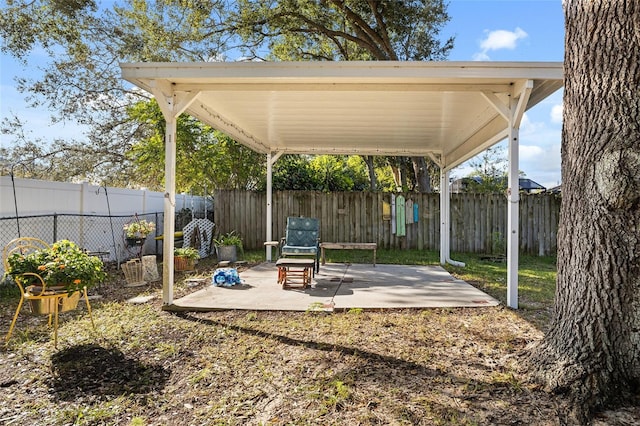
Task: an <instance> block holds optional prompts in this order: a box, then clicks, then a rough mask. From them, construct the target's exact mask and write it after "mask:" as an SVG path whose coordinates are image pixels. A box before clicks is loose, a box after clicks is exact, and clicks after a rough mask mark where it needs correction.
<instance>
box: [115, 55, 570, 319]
mask: <svg viewBox="0 0 640 426" xmlns="http://www.w3.org/2000/svg"><path fill="white" fill-rule="evenodd" d="M121 69H122V76H123V78H124V79H125V80H127V81H129V82H131V83H133V84H134V85H136V86H138V87H139V88H142V89H144V90H146V91H147V92H149V93H152V94H153V95H154V97H155V98H156V99H157V101H158V103H159V104H160V107H161V109H162V111H163V114H164V117H165V119H166V121H167V133H166V159H167V161H166V166H165V167H166V169H165V181H166V182H165V189H166V195H165V198H166V200H165V215H166V217H172V216H173V214H174V212H175V126H176V118H177V117H178V116H179V115H180V114H181V113H183V112H187V113H189V114H191V115H192V116H194V117H196V118H198V119H199V120H201V121H202V122H204V123H206V124H209V125H211V126H212V127H214V128H216V129H218V130H221V131H223V132H225V133H227V134H228V135H229V136H231V137H233V138H234V139H235V140H237V141H238V142H240V143H242V144H244V145H246V146H248V147H250V148H252V149H254V150H256V151H258V152H261V153H264V154H265V155H266V157H267V169H268V179H267V180H268V182H267V186H268V193H267V203H268V208H267V212H268V213H267V216H268V217H267V229H268V231H267V234H268V235H266V240H267V241H270V240H271V235H270V234H271V213H270V212H271V197H270V193H271V169H272V166H273V164H274V162H275V161H276V160H277V159H278V158H279V156H280V155H282V154H285V153H298V154H360V155H406V156H429V157H431V158H432V159H433V160H434V161H435V162H436V163H437V164H438V165H439V166H440V168H441V171H442V173H441V185H440V186H441V233H440V234H441V244H440V247H441V250H440V257H441V263H445V262H447V261H451V259H450V258H449V190H448V189H449V171H450V170H451V169H452V168H454V167H456V166H458V165H460V164H461V163H463V162H464V161H466V160H468V159H470V158H472V157H473V156H475V155H476V154H478V153H480V152H481V151H483V150H485V149H487V148H489V147H490V146H492V145H494V144H496V143H498V142H500V141H501V140H503V139H505V138H508V139H509V185H508V186H509V188H512V187H515V188H518V128H519V125H520V121H521V119H522V116H523V114H524V112H525V111H526V110H528V109H529V108H531V107H533V106H534V105H536V104H537V103H539V102H540V101H542V100H543V99H544V98H546V97H547V96H549V95H551V94H552V93H554V92H555V91H556V90H558V89H559V88H561V87H562V81H563V70H562V63H559V62H395V61H384V62H383V61H375V62H234V63H227V62H216V63H127V64H121ZM512 182H515V185H512ZM507 196H508V198H509V201H510V203H509V207H508V208H509V224H508V230H509V231H508V232H509V236H508V237H509V238H507V245H508V248H507V251H508V253H507V256H508V260H507V263H508V266H507V268H508V276H507V301H508V305H509V306H511V307H513V308H517V280H518V276H517V272H518V190H517V189H516V190H515V191H511V190H510V189H509V190H508V193H507ZM173 232H174V228H173V223H172V221H165V226H164V234H165V235H173ZM163 250H164V253H165V259H166V261H165V262H164V270H163V279H164V302H165V304H171V303H172V300H173V262H172V258H173V255H172V254H173V240H172V239H171V238H167V239H165V240H164V246H163ZM269 254H270V251H269ZM451 262H453V261H451Z"/></svg>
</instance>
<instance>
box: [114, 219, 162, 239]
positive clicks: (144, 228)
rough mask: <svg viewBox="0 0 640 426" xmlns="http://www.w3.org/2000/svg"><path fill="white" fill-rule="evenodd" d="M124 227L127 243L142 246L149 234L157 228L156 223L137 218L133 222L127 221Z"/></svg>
mask: <svg viewBox="0 0 640 426" xmlns="http://www.w3.org/2000/svg"><path fill="white" fill-rule="evenodd" d="M122 229H124V234H125V239H126V241H127V245H129V246H141V245H143V244H144V240H145V239H146V238H147V235H149V234H151V233H152V232H153V231H154V230H155V229H156V224H155V223H153V222H150V221H148V220H144V219H142V220H140V219H136V220H135V221H133V222H130V223H126V224H125V225H124V226H123V227H122Z"/></svg>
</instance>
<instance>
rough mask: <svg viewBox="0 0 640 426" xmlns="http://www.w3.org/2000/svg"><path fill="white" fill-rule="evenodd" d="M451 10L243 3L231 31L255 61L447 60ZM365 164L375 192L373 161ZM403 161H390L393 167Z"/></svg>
mask: <svg viewBox="0 0 640 426" xmlns="http://www.w3.org/2000/svg"><path fill="white" fill-rule="evenodd" d="M446 9H447V6H446V4H445V3H444V1H443V0H366V1H365V0H323V1H316V0H279V1H277V2H274V1H272V0H242V1H241V2H239V6H238V8H237V11H236V12H235V13H233V14H232V16H231V19H230V20H229V28H228V29H226V30H225V31H230V32H238V33H239V34H240V35H241V36H242V37H243V38H244V40H245V42H246V44H245V48H246V50H247V53H248V55H249V56H250V57H253V58H263V59H269V60H271V59H275V60H343V61H349V60H380V61H384V60H406V61H425V60H442V59H445V58H446V57H447V54H448V52H449V51H450V50H451V48H452V47H453V38H449V39H446V40H444V41H441V40H440V39H439V35H440V29H441V27H442V26H443V25H444V24H446V22H447V21H448V20H449V15H448V14H447V11H446ZM265 45H266V46H268V47H269V49H268V51H267V54H265V52H264V46H265ZM364 160H365V162H366V164H367V165H368V167H369V175H370V177H371V187H372V188H375V186H376V183H375V179H374V178H373V177H374V176H375V174H374V171H373V170H372V166H373V161H371V159H369V160H368V159H367V158H366V157H365V158H364ZM409 162H410V164H411V167H410V168H408V170H410V171H411V173H412V176H413V179H412V182H413V183H414V184H415V187H416V189H417V190H418V191H420V192H429V191H430V190H431V185H430V173H429V170H430V167H429V165H428V164H427V160H426V159H425V158H424V157H410V158H409ZM397 163H398V161H396V160H394V159H390V165H391V166H393V165H394V164H395V165H396V166H397ZM400 163H402V161H400ZM397 170H401V169H400V168H398V169H397ZM398 185H399V186H404V185H402V183H400V182H399V183H398Z"/></svg>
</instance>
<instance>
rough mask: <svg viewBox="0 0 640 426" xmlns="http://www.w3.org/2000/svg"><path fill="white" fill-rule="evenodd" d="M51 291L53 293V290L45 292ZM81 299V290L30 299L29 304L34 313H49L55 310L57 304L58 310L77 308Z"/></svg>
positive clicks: (65, 310) (64, 310)
mask: <svg viewBox="0 0 640 426" xmlns="http://www.w3.org/2000/svg"><path fill="white" fill-rule="evenodd" d="M49 293H51V294H53V292H49V291H47V292H45V294H49ZM36 294H37V293H36ZM79 301H80V292H79V291H74V292H73V293H71V294H67V293H61V294H60V296H59V297H55V298H46V299H29V306H30V307H31V312H33V313H34V314H46V315H49V314H52V313H54V312H55V308H56V304H57V305H58V312H67V311H72V310H74V309H75V308H77V307H78V302H79Z"/></svg>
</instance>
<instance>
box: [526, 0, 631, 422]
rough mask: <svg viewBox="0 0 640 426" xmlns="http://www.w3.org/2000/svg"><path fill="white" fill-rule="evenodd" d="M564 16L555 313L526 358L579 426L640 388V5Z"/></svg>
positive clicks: (592, 1) (581, 8)
mask: <svg viewBox="0 0 640 426" xmlns="http://www.w3.org/2000/svg"><path fill="white" fill-rule="evenodd" d="M564 11H565V20H566V40H565V48H566V52H565V89H564V127H563V132H562V209H561V213H560V230H559V232H558V279H557V290H556V304H555V316H554V320H553V322H552V324H551V327H550V330H549V331H548V333H547V335H546V336H545V338H544V340H543V341H542V342H541V344H540V345H538V346H537V347H536V348H535V350H534V351H533V352H532V354H531V356H530V358H529V361H530V362H531V366H532V368H533V369H535V370H536V375H537V377H538V378H539V379H541V380H542V382H543V383H545V384H546V386H547V388H548V389H549V390H552V391H557V392H565V391H566V392H569V393H570V395H571V396H573V398H574V402H575V404H576V405H575V407H576V409H575V410H574V413H573V414H574V415H575V420H576V421H577V422H581V423H582V422H585V421H586V420H587V419H588V418H589V416H590V415H591V414H592V412H593V410H595V409H599V408H602V407H604V406H607V405H611V404H616V403H619V402H621V401H623V400H624V398H625V397H626V396H627V395H628V394H629V392H631V391H633V390H634V389H637V388H636V387H637V386H638V384H640V95H639V94H640V92H639V90H640V3H639V2H638V1H637V0H626V1H623V0H620V1H608V0H565V1H564Z"/></svg>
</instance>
